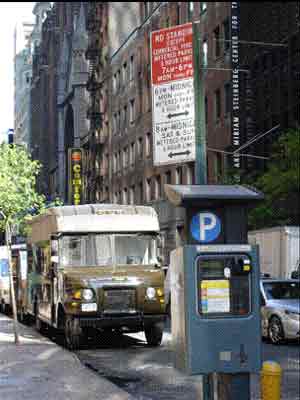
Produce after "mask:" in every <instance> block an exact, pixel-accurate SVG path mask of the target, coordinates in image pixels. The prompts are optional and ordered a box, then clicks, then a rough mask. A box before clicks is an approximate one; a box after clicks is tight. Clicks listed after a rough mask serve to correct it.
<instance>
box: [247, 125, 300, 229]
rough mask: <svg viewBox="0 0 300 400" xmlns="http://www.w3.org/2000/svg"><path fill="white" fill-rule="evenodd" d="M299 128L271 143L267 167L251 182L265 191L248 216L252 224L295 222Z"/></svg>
mask: <svg viewBox="0 0 300 400" xmlns="http://www.w3.org/2000/svg"><path fill="white" fill-rule="evenodd" d="M299 155H300V131H299V129H290V130H288V131H287V132H286V133H285V134H284V135H282V136H281V137H280V138H279V140H278V141H277V142H276V143H275V144H274V146H273V152H272V157H271V161H270V163H269V165H268V170H267V172H265V173H264V174H263V175H262V176H261V177H259V178H258V179H257V180H256V181H255V182H254V184H253V186H255V187H257V188H258V189H259V190H261V191H262V192H263V193H264V194H265V200H264V202H263V204H262V205H261V206H259V207H257V208H256V209H254V210H253V211H252V212H251V214H250V218H249V222H250V225H251V227H252V228H254V229H258V228H261V227H270V226H275V225H290V224H293V225H295V224H299V189H300V165H299Z"/></svg>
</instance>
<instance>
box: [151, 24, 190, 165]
mask: <svg viewBox="0 0 300 400" xmlns="http://www.w3.org/2000/svg"><path fill="white" fill-rule="evenodd" d="M193 75H194V71H193V29H192V24H191V23H189V24H184V25H179V26H175V27H172V28H167V29H161V30H159V31H155V32H152V35H151V76H152V122H153V157H154V159H153V164H154V165H163V164H175V163H180V162H187V161H194V160H195V110H194V107H195V105H194V78H193Z"/></svg>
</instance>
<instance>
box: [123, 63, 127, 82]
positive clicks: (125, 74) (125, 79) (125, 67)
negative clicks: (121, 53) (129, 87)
mask: <svg viewBox="0 0 300 400" xmlns="http://www.w3.org/2000/svg"><path fill="white" fill-rule="evenodd" d="M126 82H127V62H124V64H123V85H125V84H126Z"/></svg>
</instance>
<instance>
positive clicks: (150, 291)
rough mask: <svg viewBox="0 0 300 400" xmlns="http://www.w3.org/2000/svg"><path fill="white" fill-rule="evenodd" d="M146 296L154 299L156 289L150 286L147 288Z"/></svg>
mask: <svg viewBox="0 0 300 400" xmlns="http://www.w3.org/2000/svg"><path fill="white" fill-rule="evenodd" d="M146 296H147V298H148V299H149V300H153V299H154V298H155V296H156V290H155V289H154V288H153V287H148V288H147V290H146Z"/></svg>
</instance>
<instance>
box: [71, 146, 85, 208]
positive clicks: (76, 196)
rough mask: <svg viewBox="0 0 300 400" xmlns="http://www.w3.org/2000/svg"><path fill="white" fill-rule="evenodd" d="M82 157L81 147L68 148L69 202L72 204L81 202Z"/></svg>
mask: <svg viewBox="0 0 300 400" xmlns="http://www.w3.org/2000/svg"><path fill="white" fill-rule="evenodd" d="M82 158H83V155H82V149H80V148H71V149H69V152H68V161H69V203H70V204H74V205H79V204H82V194H83V193H82V181H83V179H82V178H83V175H82V166H83V165H82V163H83V160H82Z"/></svg>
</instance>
